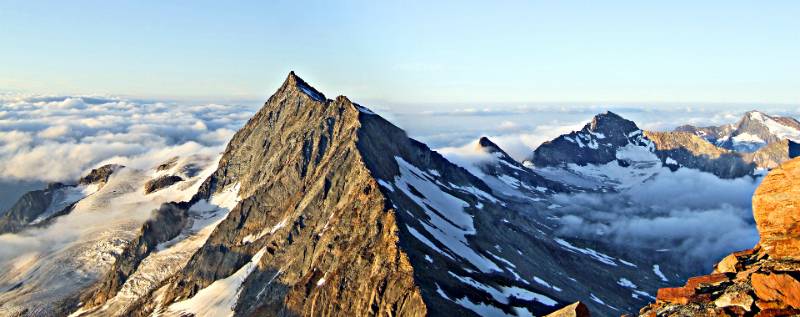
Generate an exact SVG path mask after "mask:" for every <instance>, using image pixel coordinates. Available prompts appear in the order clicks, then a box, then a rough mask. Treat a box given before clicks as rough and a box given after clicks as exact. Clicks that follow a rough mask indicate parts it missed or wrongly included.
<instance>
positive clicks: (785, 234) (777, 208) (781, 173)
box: [639, 159, 800, 316]
mask: <svg viewBox="0 0 800 317" xmlns="http://www.w3.org/2000/svg"><path fill="white" fill-rule="evenodd" d="M798 175H800V159H793V160H791V161H788V162H786V163H784V164H783V165H781V166H780V167H779V168H776V169H773V170H772V171H771V172H770V173H769V175H768V176H767V177H766V179H764V181H763V182H762V183H761V186H759V188H758V190H757V191H756V194H755V195H754V196H753V210H754V211H753V213H754V216H755V218H756V223H757V225H758V229H759V232H760V234H761V240H760V241H759V243H758V245H756V247H755V248H754V249H752V250H745V251H741V252H735V253H733V254H731V255H729V256H727V257H725V258H724V259H723V260H722V261H720V263H719V264H718V265H717V266H716V268H715V270H714V272H713V273H712V274H710V275H706V276H700V277H694V278H690V279H689V280H688V281H687V282H686V285H684V286H682V287H675V288H662V289H660V290H659V291H658V296H657V300H656V302H655V303H654V304H651V305H649V306H646V307H644V308H642V309H641V311H640V312H639V314H640V316H794V315H797V314H800V261H799V260H800V248H798V246H800V243H798V242H799V241H800V230H798V223H800V222H799V221H800V208H798V203H797V200H798V198H797V197H798V193H800V185H798V183H797V182H796V181H795V180H796V179H797V178H796V177H797V176H798Z"/></svg>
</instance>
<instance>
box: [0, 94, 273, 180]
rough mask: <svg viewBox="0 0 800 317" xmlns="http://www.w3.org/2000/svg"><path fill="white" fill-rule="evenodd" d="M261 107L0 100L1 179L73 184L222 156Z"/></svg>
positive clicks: (75, 98) (71, 99)
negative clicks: (130, 168) (159, 162)
mask: <svg viewBox="0 0 800 317" xmlns="http://www.w3.org/2000/svg"><path fill="white" fill-rule="evenodd" d="M258 106H259V105H256V104H254V105H252V106H247V107H243V106H239V105H221V104H200V105H192V104H178V103H164V102H151V101H134V100H127V99H121V98H113V97H95V96H19V95H16V96H5V97H4V96H0V180H7V181H15V180H17V181H22V180H25V181H45V182H53V181H60V182H73V181H75V180H76V179H77V178H79V177H80V176H81V175H82V174H84V173H86V172H87V171H88V170H90V169H91V168H93V167H96V166H98V165H100V164H104V163H107V162H112V161H114V163H121V164H131V165H137V166H138V165H145V164H147V163H149V162H151V161H152V160H151V159H148V158H149V157H162V156H164V155H168V154H163V155H162V153H170V154H169V155H176V154H183V155H188V154H194V153H201V152H202V153H205V152H209V153H213V152H219V151H221V150H223V149H224V146H225V144H226V143H227V141H228V140H229V139H230V137H231V136H232V135H233V134H234V133H235V131H236V130H238V129H239V128H240V127H241V126H242V125H244V123H245V122H246V120H247V119H248V118H250V117H251V116H252V115H253V114H254V113H255V111H256V110H257V109H258ZM148 167H149V166H148Z"/></svg>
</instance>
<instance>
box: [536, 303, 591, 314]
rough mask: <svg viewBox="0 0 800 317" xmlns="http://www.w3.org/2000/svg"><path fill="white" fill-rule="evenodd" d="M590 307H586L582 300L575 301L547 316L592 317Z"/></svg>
mask: <svg viewBox="0 0 800 317" xmlns="http://www.w3.org/2000/svg"><path fill="white" fill-rule="evenodd" d="M590 316H591V315H590V314H589V308H586V305H584V304H583V303H581V302H575V303H574V304H572V305H569V306H566V307H564V308H561V309H559V310H557V311H554V312H552V313H550V314H547V316H545V317H590Z"/></svg>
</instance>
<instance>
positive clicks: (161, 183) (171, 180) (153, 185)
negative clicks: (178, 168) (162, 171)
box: [144, 175, 183, 194]
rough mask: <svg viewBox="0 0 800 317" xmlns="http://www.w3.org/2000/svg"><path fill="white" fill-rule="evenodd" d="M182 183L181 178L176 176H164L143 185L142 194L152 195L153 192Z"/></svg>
mask: <svg viewBox="0 0 800 317" xmlns="http://www.w3.org/2000/svg"><path fill="white" fill-rule="evenodd" d="M181 181H183V177H180V176H178V175H164V176H160V177H158V178H154V179H151V180H149V181H147V183H145V184H144V192H145V193H146V194H149V193H152V192H154V191H157V190H160V189H163V188H167V187H170V186H172V185H174V184H175V183H178V182H181Z"/></svg>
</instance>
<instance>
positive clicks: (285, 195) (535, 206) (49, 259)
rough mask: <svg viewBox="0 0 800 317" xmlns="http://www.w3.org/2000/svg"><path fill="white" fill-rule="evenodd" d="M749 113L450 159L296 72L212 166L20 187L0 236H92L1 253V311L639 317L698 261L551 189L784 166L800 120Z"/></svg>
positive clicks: (119, 170)
mask: <svg viewBox="0 0 800 317" xmlns="http://www.w3.org/2000/svg"><path fill="white" fill-rule="evenodd" d="M746 118H747V122H744V123H743V121H745V120H744V119H743V121H740V123H739V124H737V125H735V126H734V125H731V126H730V128H722V127H712V128H693V127H688V126H684V127H681V128H679V129H678V130H679V131H674V132H650V131H643V130H641V129H639V128H638V127H637V125H636V124H635V123H634V122H632V121H630V120H626V119H624V118H622V117H620V116H619V115H617V114H614V113H612V112H606V113H603V114H599V115H597V116H595V117H594V119H593V120H592V121H591V122H590V123H589V124H587V125H586V126H585V127H584V128H583V129H582V130H580V131H575V132H572V133H570V134H566V135H562V136H559V137H558V138H556V139H554V140H551V141H549V142H545V143H544V144H542V145H541V146H540V147H538V148H536V149H535V150H532V154H531V155H530V157H529V159H528V160H525V161H524V162H518V161H516V160H514V159H512V158H511V157H510V156H509V155H508V154H507V153H506V152H505V151H504V150H503V149H501V148H500V147H499V146H497V144H495V143H493V142H492V141H491V140H489V139H488V138H480V139H478V140H476V142H474V144H473V150H474V151H476V152H479V153H482V154H486V157H488V159H486V160H481V161H476V162H474V163H473V164H474V165H472V166H458V165H456V164H453V163H451V162H450V161H449V160H448V159H446V158H445V157H444V156H442V155H440V154H439V153H437V152H436V151H433V150H431V149H430V148H428V146H426V145H425V144H423V143H421V142H419V141H416V140H414V139H411V138H409V137H408V136H407V135H406V133H405V132H404V131H403V130H401V129H400V128H398V127H396V126H394V125H393V124H392V123H390V122H389V121H387V120H385V119H383V118H382V117H380V116H379V115H377V114H375V113H373V112H372V111H370V110H369V109H368V108H365V107H363V106H361V105H358V104H356V103H353V102H351V101H350V100H349V99H347V98H346V97H344V96H338V97H336V98H335V99H329V98H327V97H326V96H325V95H324V94H323V93H321V92H319V91H317V90H316V89H314V88H313V87H312V86H311V85H309V84H308V83H306V82H305V81H303V80H302V79H301V78H299V77H298V76H297V75H295V74H294V73H293V72H292V73H290V74H289V76H288V77H287V78H286V80H285V82H284V83H283V85H282V86H281V87H280V88H279V89H278V90H277V91H276V92H275V94H273V95H272V96H271V97H270V98H269V99H268V100H267V101H266V103H265V104H264V106H263V107H262V108H261V110H259V111H258V113H256V114H255V116H253V118H251V119H250V121H249V122H248V123H247V124H246V125H245V126H244V127H243V128H242V129H241V130H239V131H238V132H237V133H236V135H234V136H233V138H232V140H231V141H230V142H229V144H228V146H227V148H226V150H225V152H224V153H223V154H222V156H221V158H219V159H218V161H215V160H212V159H210V158H207V157H198V156H189V157H183V156H179V157H176V158H173V159H171V160H168V161H166V162H163V163H161V164H159V165H157V166H154V167H153V168H152V169H150V170H136V169H132V168H128V167H122V166H117V165H109V166H105V167H101V168H98V169H96V170H95V171H92V173H90V174H89V175H87V177H85V178H83V179H81V180H80V181H78V183H77V184H75V185H61V184H54V185H51V186H50V187H48V188H47V189H44V190H41V191H34V192H31V193H29V194H27V195H25V196H23V198H22V199H20V201H19V202H18V203H17V204H16V205H14V207H12V208H11V210H10V211H8V212H6V213H5V214H3V215H2V218H0V230H2V231H1V232H5V233H18V234H19V235H25V236H28V237H29V238H30V239H31V240H35V239H37V237H50V236H53V235H57V234H60V233H61V232H63V231H69V230H76V229H74V228H81V229H80V230H79V231H80V234H70V235H68V237H69V239H70V240H68V243H67V242H63V241H65V240H63V239H61V238H60V239H59V240H58V241H62V243H61V244H58V245H53V246H52V247H47V248H41V249H37V250H41V251H37V252H24V251H21V252H19V253H18V254H16V255H15V256H13V257H11V258H8V259H6V260H5V261H6V262H4V263H0V314H2V315H8V316H15V315H20V316H22V315H36V316H65V315H70V316H145V315H150V316H295V315H303V316H306V315H337V316H354V315H358V316H361V315H391V316H395V315H403V316H410V315H413V316H420V315H434V316H454V315H461V316H475V315H481V316H533V315H545V314H548V313H550V312H553V311H555V310H557V309H559V308H561V307H564V306H567V305H569V304H571V303H573V302H576V301H581V302H583V304H582V305H585V306H582V305H581V307H588V308H589V310H591V311H592V312H593V313H594V314H597V315H601V316H607V315H620V314H623V313H630V312H636V311H638V309H639V307H642V306H644V305H646V304H648V303H649V302H651V301H653V300H654V299H655V294H656V290H657V289H659V288H662V287H667V286H670V285H673V284H676V282H679V281H682V280H684V279H685V278H687V277H689V276H691V275H692V274H694V273H697V272H696V270H694V269H692V268H688V267H686V266H685V265H684V262H682V259H680V258H678V257H676V256H675V255H671V254H669V253H668V252H663V250H656V249H655V248H653V247H648V246H636V247H630V248H619V247H617V246H615V245H614V244H613V243H612V242H611V241H607V240H606V239H604V238H597V239H589V238H585V237H578V236H570V235H564V234H562V233H561V231H560V230H559V226H560V225H561V222H560V221H559V219H558V215H559V214H556V213H554V212H555V211H557V210H558V209H559V208H560V207H563V205H562V204H563V201H561V200H560V198H559V197H560V196H562V195H569V194H576V193H612V194H613V193H622V192H625V191H626V190H627V189H630V188H634V187H636V186H640V185H641V184H642V183H645V182H648V181H650V180H652V179H653V178H654V177H670V176H671V175H672V174H671V173H673V172H675V171H678V170H681V169H686V170H692V171H698V172H700V173H707V174H709V175H713V177H716V178H719V179H739V178H748V179H753V180H755V179H757V178H758V177H760V175H763V172H761V170H760V169H768V168H771V167H774V166H777V165H778V164H780V163H781V162H783V161H785V160H788V158H789V148H790V147H791V144H792V143H791V141H788V140H791V139H792V138H794V137H795V135H794V134H792V132H791V131H790V130H791V129H794V128H791V129H790V127H800V124H798V123H797V121H794V120H793V119H788V118H780V117H769V116H766V115H763V114H760V113H757V112H750V113H748V114H747V115H746ZM778 125H780V127H779V126H778ZM723 130H724V131H723ZM794 131H796V130H794ZM743 135H744V136H743ZM756 137H757V138H758V140H761V141H760V142H762V143H763V144H761V143H758V144H760V145H759V146H756V145H757V144H756V143H757V142H755V141H756ZM737 142H738V143H737ZM744 142H750V143H744ZM470 171H472V172H470ZM115 212H117V213H118V214H116V213H115ZM97 217H100V218H101V219H105V218H102V217H109V218H108V219H110V220H109V221H105V220H104V221H93V219H95V218H97ZM112 220H113V221H112ZM2 247H3V246H2V245H0V248H2ZM38 247H40V246H37V248H38ZM0 260H2V259H0ZM53 280H58V281H57V282H54V281H53ZM571 307H572V306H571ZM575 307H577V306H575Z"/></svg>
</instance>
